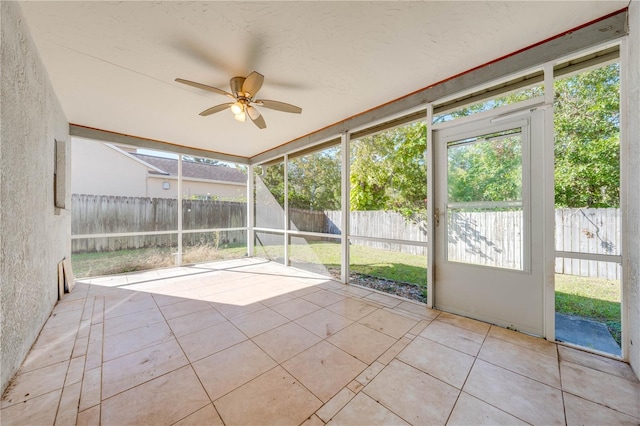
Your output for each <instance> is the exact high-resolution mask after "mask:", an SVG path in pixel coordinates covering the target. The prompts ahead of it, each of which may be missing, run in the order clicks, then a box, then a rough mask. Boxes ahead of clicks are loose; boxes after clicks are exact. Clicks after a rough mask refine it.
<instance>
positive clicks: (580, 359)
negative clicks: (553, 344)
mask: <svg viewBox="0 0 640 426" xmlns="http://www.w3.org/2000/svg"><path fill="white" fill-rule="evenodd" d="M558 352H559V357H560V361H566V362H571V363H573V364H578V365H582V366H583V367H589V368H592V369H594V370H598V371H602V372H603V373H608V374H613V375H614V376H619V377H622V378H623V379H627V380H630V381H632V382H634V381H637V380H638V379H637V378H636V375H635V374H634V373H633V370H632V369H631V366H629V364H627V363H625V362H622V361H617V360H615V359H611V358H605V357H603V356H599V355H595V354H591V353H588V352H585V351H581V350H578V349H573V348H568V347H566V346H562V345H558Z"/></svg>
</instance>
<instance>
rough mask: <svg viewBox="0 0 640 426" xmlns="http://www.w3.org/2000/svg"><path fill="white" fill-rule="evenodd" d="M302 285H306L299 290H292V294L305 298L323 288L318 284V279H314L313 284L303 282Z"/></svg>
mask: <svg viewBox="0 0 640 426" xmlns="http://www.w3.org/2000/svg"><path fill="white" fill-rule="evenodd" d="M302 285H303V286H304V287H303V288H300V289H298V290H295V291H292V292H291V294H292V295H294V296H296V297H302V298H304V297H305V296H309V295H311V294H313V293H316V292H318V291H320V290H322V289H321V288H320V287H319V286H318V285H317V284H316V280H313V282H312V284H311V285H309V284H308V283H304V282H303V283H302Z"/></svg>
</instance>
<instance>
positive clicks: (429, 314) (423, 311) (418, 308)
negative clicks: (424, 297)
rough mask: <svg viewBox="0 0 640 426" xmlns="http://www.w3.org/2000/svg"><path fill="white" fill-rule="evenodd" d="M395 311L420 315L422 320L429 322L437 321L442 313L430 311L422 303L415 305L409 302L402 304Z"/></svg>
mask: <svg viewBox="0 0 640 426" xmlns="http://www.w3.org/2000/svg"><path fill="white" fill-rule="evenodd" d="M394 309H397V310H402V311H407V312H411V313H412V314H416V315H419V316H421V317H422V318H426V319H429V320H433V319H436V318H437V317H438V315H440V311H437V310H435V309H429V308H427V306H426V305H423V304H422V303H415V302H409V301H406V302H402V303H400V304H399V305H397V306H396V307H395V308H394Z"/></svg>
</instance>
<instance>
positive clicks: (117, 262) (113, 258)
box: [71, 242, 621, 343]
mask: <svg viewBox="0 0 640 426" xmlns="http://www.w3.org/2000/svg"><path fill="white" fill-rule="evenodd" d="M340 249H341V246H340V244H338V243H334V242H310V243H308V244H292V245H290V246H289V258H290V262H291V265H292V266H298V267H301V268H303V269H306V270H310V271H314V272H319V273H324V274H326V275H332V276H334V277H336V276H339V275H340V262H341V255H340ZM174 252H175V249H173V248H156V249H139V250H122V251H114V252H104V253H86V254H76V255H73V256H72V257H71V260H72V263H73V269H74V273H75V274H76V276H77V277H80V278H81V277H88V276H96V275H108V274H117V273H125V272H132V271H138V270H144V269H151V268H158V267H167V266H173V265H174V264H175V260H174V258H173V255H172V253H174ZM245 253H246V247H245V246H244V245H242V246H235V247H224V248H218V249H215V248H213V247H209V246H196V247H186V248H185V253H184V255H183V260H184V263H197V262H206V261H212V260H217V259H230V258H239V257H242V256H244V255H245ZM256 255H257V256H260V257H266V258H269V259H272V260H276V261H280V262H282V257H283V255H284V247H283V246H277V245H271V246H260V245H256ZM349 258H350V263H351V267H350V270H351V273H352V274H360V275H364V276H372V277H376V278H381V279H385V280H389V281H396V282H402V283H409V284H414V285H416V286H419V287H420V288H421V289H422V290H423V292H424V294H426V286H427V268H426V263H427V262H426V257H424V256H418V255H412V254H408V253H399V252H392V251H388V250H380V249H376V248H372V247H366V246H361V245H355V244H354V245H351V246H350V253H349ZM556 311H557V312H559V313H562V314H567V315H575V316H580V317H584V318H587V319H591V320H594V321H598V322H602V323H604V324H606V325H607V327H608V328H609V331H611V334H612V335H613V337H614V339H616V341H618V343H620V318H621V316H620V283H619V282H618V281H614V280H604V279H600V278H587V277H576V276H571V275H560V274H556Z"/></svg>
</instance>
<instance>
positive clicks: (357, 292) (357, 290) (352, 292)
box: [337, 284, 373, 297]
mask: <svg viewBox="0 0 640 426" xmlns="http://www.w3.org/2000/svg"><path fill="white" fill-rule="evenodd" d="M337 292H339V293H342V294H344V295H347V296H355V297H365V296H368V295H370V294H371V293H373V292H372V291H370V290H367V289H365V288H363V287H358V286H357V285H353V284H349V285H346V286H344V287H343V288H341V289H340V290H337Z"/></svg>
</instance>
